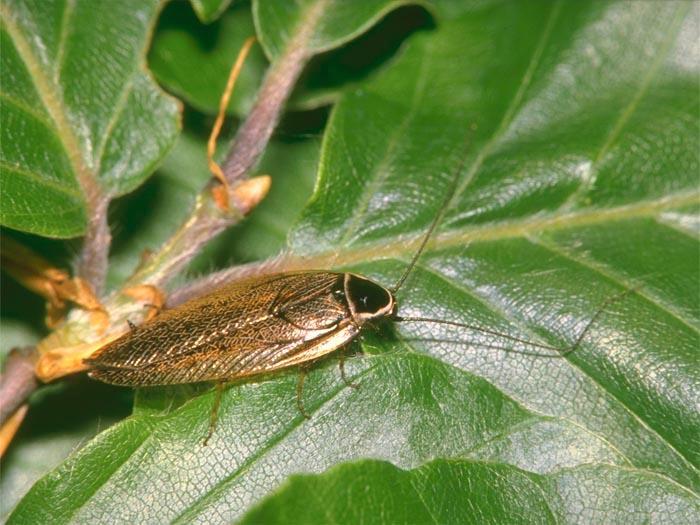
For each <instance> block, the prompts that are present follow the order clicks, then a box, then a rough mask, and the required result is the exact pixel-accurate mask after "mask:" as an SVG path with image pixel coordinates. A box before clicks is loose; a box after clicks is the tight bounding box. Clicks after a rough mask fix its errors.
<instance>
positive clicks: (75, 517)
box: [10, 2, 700, 523]
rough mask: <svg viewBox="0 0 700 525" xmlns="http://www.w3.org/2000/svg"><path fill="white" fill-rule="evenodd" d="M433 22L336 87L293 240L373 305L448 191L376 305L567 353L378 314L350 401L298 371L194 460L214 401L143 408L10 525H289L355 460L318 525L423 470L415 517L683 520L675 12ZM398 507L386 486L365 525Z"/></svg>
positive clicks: (679, 61)
mask: <svg viewBox="0 0 700 525" xmlns="http://www.w3.org/2000/svg"><path fill="white" fill-rule="evenodd" d="M455 5H456V4H455V3H445V4H444V6H447V7H449V8H450V9H446V8H445V7H444V6H443V3H439V4H437V7H436V9H435V13H436V24H437V27H436V29H435V30H434V31H431V32H423V33H420V34H415V35H413V36H412V37H411V38H410V39H409V40H408V41H407V42H406V44H405V46H404V47H403V48H402V50H401V52H400V54H399V56H397V57H396V59H395V60H394V61H393V63H392V64H390V65H388V66H387V67H386V69H385V70H384V71H382V72H381V73H380V74H378V75H377V76H376V77H375V78H373V79H371V80H368V81H366V82H364V83H362V85H360V86H359V87H358V88H357V89H356V90H355V91H353V92H351V93H347V94H345V95H343V96H342V97H341V100H340V101H339V103H338V104H337V106H336V107H335V108H334V110H333V113H332V115H331V118H330V121H329V123H328V125H327V128H326V131H325V133H324V138H323V145H322V149H321V155H320V163H319V170H318V179H317V183H316V188H315V192H314V195H313V197H312V200H311V202H310V204H309V205H308V206H307V207H306V209H305V211H304V213H303V216H302V218H301V219H300V220H299V222H298V223H297V224H296V225H295V226H294V227H293V228H292V229H291V232H290V236H289V243H290V247H291V249H292V250H294V252H295V253H296V254H297V255H299V256H302V257H306V261H307V262H308V263H309V264H314V263H318V264H319V265H322V264H326V263H328V261H332V263H333V265H334V267H337V268H352V269H353V270H354V271H359V272H362V273H364V274H366V275H367V276H368V277H371V278H373V279H375V280H376V281H377V282H379V283H382V284H384V285H386V286H387V287H390V286H392V285H393V284H394V283H396V282H397V279H398V278H399V276H400V275H401V274H402V272H403V271H404V270H405V269H406V266H407V264H408V263H409V261H410V260H411V257H412V256H413V254H414V253H415V250H416V249H417V247H418V245H419V243H420V241H421V239H422V236H423V235H424V234H425V232H426V230H427V228H428V227H429V225H430V223H431V221H432V219H433V218H434V217H435V214H436V213H437V212H438V211H439V210H440V208H441V205H442V203H443V202H444V199H445V196H446V194H447V193H448V192H449V189H450V187H451V183H452V181H453V180H454V177H455V176H457V177H458V181H457V193H456V195H455V197H454V198H453V199H451V202H450V205H449V206H448V209H447V211H446V215H445V217H444V218H443V220H442V221H441V223H440V225H439V227H438V231H437V232H436V236H435V237H434V238H433V239H432V241H431V243H430V244H429V246H428V249H427V251H426V253H425V254H424V256H423V257H422V258H421V260H420V261H419V263H418V265H417V267H416V269H415V270H414V272H412V273H411V275H410V276H409V278H408V280H407V281H406V283H405V285H404V286H403V287H402V288H401V289H400V290H399V291H398V292H397V302H398V304H399V313H400V314H401V315H403V316H425V317H433V318H439V319H444V320H448V321H455V322H463V323H469V324H471V325H477V326H480V327H483V328H485V329H488V330H492V331H493V330H495V331H499V332H502V333H505V334H506V335H510V336H514V337H520V338H524V339H527V340H530V341H535V342H538V343H540V344H546V345H552V346H556V347H560V348H565V347H567V346H568V345H570V344H572V343H573V342H574V341H576V339H577V337H578V336H579V335H580V334H581V333H582V330H583V328H584V326H586V324H587V323H588V322H589V321H590V320H591V319H592V318H594V317H595V322H594V323H593V325H592V326H591V329H590V330H589V331H588V332H587V333H586V336H585V338H584V340H583V341H582V343H581V344H580V346H578V347H577V348H576V350H575V351H574V352H571V353H569V354H567V355H566V356H565V357H555V358H545V357H541V356H536V355H531V353H532V352H540V353H541V352H545V350H543V349H541V348H540V349H538V348H537V347H532V346H527V345H523V344H516V343H514V342H513V341H509V340H508V339H506V338H504V337H497V336H494V335H492V334H486V333H483V332H478V331H470V330H465V329H459V328H450V327H447V326H445V325H436V324H428V323H401V324H399V323H396V324H392V323H386V324H385V325H384V326H383V327H382V328H381V329H380V330H378V331H376V332H375V331H372V330H369V329H368V330H366V331H365V332H364V336H363V339H362V348H363V350H364V353H363V355H361V356H356V357H353V358H348V359H347V361H346V369H347V375H348V379H349V380H350V381H352V382H353V383H357V385H358V386H359V388H351V387H349V386H348V385H346V384H345V383H344V382H343V380H342V378H341V377H340V374H339V373H338V371H337V370H336V368H335V364H336V363H335V362H334V360H332V359H331V360H328V361H326V362H325V363H322V364H319V365H318V367H317V368H316V369H315V370H313V371H312V372H311V373H310V374H309V377H308V379H307V381H306V383H305V387H304V390H303V402H304V406H305V407H306V410H307V412H309V413H310V414H311V416H312V417H311V419H310V420H306V419H305V418H303V417H302V416H301V415H300V413H299V411H298V410H297V406H296V395H295V386H296V384H297V378H296V376H295V374H294V372H293V371H290V372H288V373H279V374H275V375H271V376H270V377H264V378H260V379H259V380H255V381H251V382H245V383H243V384H238V385H233V386H231V387H229V388H228V389H227V391H226V392H225V394H224V396H223V398H222V404H221V407H220V411H219V420H218V425H217V428H216V430H215V432H214V434H213V436H212V439H211V441H210V442H209V445H208V446H206V447H204V446H202V445H201V443H202V440H203V438H204V436H205V435H206V432H207V428H208V426H209V417H210V411H211V407H212V405H213V403H214V397H215V394H214V392H208V393H205V394H203V395H199V396H196V397H193V398H191V399H190V400H189V401H186V402H185V403H184V404H179V403H180V401H179V399H180V398H179V396H177V395H176V394H173V391H172V389H157V390H153V391H149V395H146V396H144V395H140V396H138V399H137V402H136V410H135V414H134V415H133V416H132V417H130V418H128V419H127V420H126V421H124V422H122V423H120V424H118V425H115V426H114V427H112V428H110V429H109V430H107V431H106V432H104V433H102V434H100V435H99V436H98V437H97V438H95V439H94V440H93V441H92V442H90V443H88V444H87V445H86V446H85V447H83V448H82V449H81V450H79V451H78V452H76V453H75V454H73V455H72V456H71V457H70V458H69V459H68V460H67V461H66V462H65V463H64V464H63V465H61V466H60V467H59V468H57V469H56V470H54V471H52V472H51V473H50V474H49V475H47V476H46V477H44V478H43V479H42V480H40V481H39V482H38V483H37V484H36V485H35V486H34V487H33V489H32V490H31V491H30V492H29V494H28V495H27V496H26V497H25V498H24V499H23V500H22V502H21V503H20V504H19V506H18V507H17V509H16V510H15V513H14V514H13V516H12V518H11V519H10V522H14V523H25V522H37V521H39V522H42V521H46V520H48V519H50V520H52V521H54V522H67V521H75V522H100V521H105V520H111V521H117V520H118V521H122V522H134V521H149V520H150V521H167V522H175V523H184V522H191V521H208V522H232V521H235V520H241V519H250V520H254V519H255V518H256V517H262V516H263V515H262V514H255V512H270V513H273V514H265V515H264V516H272V517H274V516H281V517H284V516H295V517H297V516H300V514H297V513H295V514H293V513H294V512H295V511H294V509H295V507H294V505H298V504H299V502H298V501H295V502H290V499H293V498H289V496H288V495H286V494H287V492H286V491H288V490H289V491H292V492H290V494H291V493H293V491H294V490H299V489H298V488H295V486H296V484H297V483H299V481H298V478H294V479H292V481H290V482H289V485H286V486H285V485H283V484H284V483H285V480H287V479H288V478H289V476H290V475H293V474H299V473H306V474H321V473H324V472H325V471H327V470H328V469H331V468H333V467H336V466H337V465H338V464H340V463H345V462H348V461H359V460H362V459H365V458H372V459H376V460H382V461H386V462H389V464H388V465H387V464H385V463H379V464H375V466H372V464H371V463H366V462H362V463H358V465H360V466H361V467H362V468H356V467H354V466H353V465H349V466H341V467H336V468H335V469H334V470H331V471H329V472H327V473H326V474H324V475H323V480H321V483H319V484H318V485H319V486H320V487H321V488H319V489H318V491H319V492H320V491H321V490H323V491H327V492H324V494H326V495H325V496H324V498H323V501H322V502H321V505H320V506H319V505H318V504H317V506H319V509H322V510H323V509H330V511H333V512H335V511H336V510H337V512H342V513H343V514H341V516H343V517H348V518H349V521H361V520H354V519H353V518H354V517H355V516H356V514H348V513H350V512H354V513H359V512H362V511H363V509H365V508H367V509H373V508H374V507H373V506H374V505H377V503H376V502H383V501H387V500H389V498H379V497H377V498H376V500H371V498H372V497H373V496H374V495H375V494H379V493H381V490H386V486H387V485H388V483H391V485H389V486H390V487H391V489H392V490H393V489H396V492H397V493H398V492H399V490H401V491H404V492H402V494H407V492H406V491H409V490H411V486H413V487H421V486H422V485H421V483H426V482H425V480H426V479H428V480H431V484H430V487H434V492H433V493H429V491H427V490H420V491H417V490H416V489H414V491H416V492H420V493H421V494H424V495H425V497H426V498H428V499H427V503H426V504H425V507H421V511H423V512H425V509H426V508H427V509H433V508H434V509H437V510H436V512H439V511H440V509H441V510H442V512H450V510H451V509H452V508H455V507H457V505H458V504H462V503H464V504H465V505H469V504H470V503H472V504H473V506H475V508H478V509H483V515H481V516H480V517H483V519H482V520H480V521H481V522H488V521H491V522H503V521H508V520H510V521H511V522H522V521H525V520H527V517H528V516H530V514H525V512H526V511H527V512H528V513H529V512H534V511H537V512H538V514H537V516H533V518H532V520H530V521H535V522H538V521H546V520H548V519H549V521H554V522H556V523H568V522H584V523H587V522H596V521H598V522H612V523H615V522H623V521H624V522H625V523H628V522H630V521H632V522H649V521H660V522H664V523H677V522H683V521H688V522H693V521H698V514H700V513H699V512H698V495H697V492H698V488H699V487H700V479H699V476H698V465H699V464H700V447H698V441H697V439H696V437H695V436H697V435H698V434H699V433H700V415H699V413H698V410H697V400H696V398H697V385H698V384H700V372H699V371H698V367H697V348H698V345H699V344H700V337H699V335H698V334H699V332H700V304H699V300H698V297H700V277H699V273H698V271H697V253H698V249H699V246H698V230H697V224H698V222H699V220H698V211H699V210H700V192H699V191H698V189H697V170H698V166H699V165H700V162H699V159H698V156H699V152H698V148H697V143H698V140H699V139H700V136H699V130H698V121H697V115H698V109H700V100H699V99H700V94H699V93H698V90H697V75H698V72H697V69H698V64H697V61H696V60H693V57H694V56H696V51H695V50H697V43H696V40H697V39H696V36H695V34H696V31H695V25H694V24H695V22H694V20H696V18H697V16H698V6H697V4H694V3H690V2H664V3H653V4H651V3H643V2H595V3H589V2H585V3H584V2H559V3H544V2H541V3H540V2H537V3H536V2H512V3H502V2H497V3H474V4H470V8H469V9H466V8H465V9H464V10H463V12H460V10H459V9H456V8H454V6H455ZM461 5H466V4H461ZM348 20H351V17H349V18H348ZM259 27H262V26H259ZM282 27H284V26H280V28H282ZM273 175H274V176H278V174H277V173H273ZM625 290H627V291H628V292H627V294H626V295H624V296H621V297H619V299H618V300H617V301H616V302H614V303H611V304H609V305H607V307H606V308H605V310H604V311H600V306H601V304H603V303H604V302H606V301H608V300H609V299H610V298H612V297H615V296H616V294H620V293H621V292H623V291H625ZM599 311H600V314H598V313H597V312H599ZM494 347H496V348H494ZM497 347H504V348H497ZM528 352H529V353H528ZM171 400H172V401H173V407H175V408H172V407H170V408H168V403H169V401H171ZM436 459H437V460H438V461H435V460H436ZM445 459H447V460H449V461H444V460H445ZM430 462H432V463H430ZM426 464H427V465H426ZM397 468H398V469H402V470H405V471H408V472H401V471H398V470H397ZM365 471H366V472H365ZM363 472H365V473H364V474H363ZM359 476H363V477H362V478H360V477H359ZM313 479H314V480H315V479H317V478H313ZM331 480H333V481H332V483H331ZM358 480H359V481H358ZM387 480H389V481H387ZM504 480H506V481H505V482H504ZM304 483H307V482H304ZM308 483H316V481H311V480H309V481H308ZM504 483H505V484H507V485H508V487H518V490H513V491H512V492H507V490H504V488H503V486H504ZM306 486H307V487H308V486H310V485H306ZM285 487H286V488H285ZM365 487H370V489H369V490H368V491H367V492H364V488H365ZM373 487H376V491H372V490H371V488H373ZM452 487H459V489H460V490H451V488H452ZM471 487H475V488H477V489H475V490H474V491H471V490H467V491H465V488H467V489H470V488H471ZM360 488H362V490H363V492H362V494H361V496H358V500H357V501H359V502H360V503H358V504H357V505H356V506H355V505H353V507H354V508H353V509H351V510H347V511H345V510H344V509H347V508H348V504H347V502H348V501H350V503H352V502H353V501H355V500H354V499H348V497H347V496H348V493H352V492H351V491H353V490H354V491H359V490H360ZM536 488H537V489H538V490H535V489H536ZM276 490H281V492H274V491H276ZM319 492H317V493H319ZM462 492H466V494H462ZM270 494H272V495H273V499H270V500H267V501H266V502H265V503H262V504H261V502H262V501H263V499H264V498H265V497H266V496H268V495H270ZM445 494H451V495H453V498H451V499H450V500H448V502H447V503H444V504H442V506H440V504H439V500H437V499H436V498H438V497H441V496H443V497H444V495H445ZM307 495H308V494H307ZM362 497H364V498H366V499H369V501H367V505H366V506H365V505H363V503H365V501H364V500H361V498H362ZM460 498H461V499H460ZM469 498H473V499H469ZM414 500H415V497H414V498H413V499H409V498H407V497H401V498H399V497H398V496H396V502H395V501H394V500H389V502H390V503H391V504H392V506H393V507H399V508H398V509H397V510H396V514H392V513H389V512H388V511H387V513H385V514H380V515H379V516H380V519H379V520H376V521H381V522H383V523H389V522H393V521H396V520H397V519H400V517H401V516H402V515H404V514H401V513H402V512H404V509H410V508H412V506H413V505H414ZM435 501H438V503H434V502H435ZM485 502H486V503H485ZM401 503H403V505H401ZM258 504H261V505H262V506H261V507H255V505H258ZM387 508H389V507H387ZM305 509H306V512H309V513H311V512H313V511H314V509H312V508H308V507H306V508H305ZM544 509H547V511H548V512H549V513H545V511H544ZM248 511H251V512H253V514H250V515H249V516H246V512H248ZM375 515H376V513H374V514H372V516H375ZM323 516H326V514H324V515H323ZM312 517H313V515H312ZM550 517H551V519H550ZM630 518H631V519H630ZM341 521H342V520H341ZM367 521H370V519H369V518H368V519H367ZM436 521H440V520H436ZM447 521H449V520H447Z"/></svg>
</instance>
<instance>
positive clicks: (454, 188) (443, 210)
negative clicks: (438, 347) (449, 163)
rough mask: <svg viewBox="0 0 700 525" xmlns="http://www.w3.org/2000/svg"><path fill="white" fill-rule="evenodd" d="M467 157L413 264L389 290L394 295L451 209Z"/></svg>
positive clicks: (424, 237) (414, 255) (412, 259)
mask: <svg viewBox="0 0 700 525" xmlns="http://www.w3.org/2000/svg"><path fill="white" fill-rule="evenodd" d="M466 158H467V156H466V155H463V156H462V158H461V159H460V161H459V164H458V165H457V169H455V171H454V174H453V176H452V180H451V181H450V186H449V188H448V191H447V193H445V197H444V199H443V201H442V204H441V205H440V208H439V210H438V212H437V213H436V214H435V217H434V218H433V222H432V223H431V224H430V227H429V228H428V231H426V232H425V235H423V240H421V243H420V246H419V247H418V250H416V253H414V254H413V257H412V258H411V262H410V263H408V266H407V267H406V269H405V270H404V272H403V274H402V275H401V277H400V278H399V280H398V281H396V284H395V285H394V286H392V287H391V288H390V289H389V290H390V291H391V293H392V294H394V295H395V294H396V292H398V291H399V288H401V286H403V283H404V282H405V281H406V279H407V278H408V276H409V274H410V273H411V271H412V270H413V268H414V267H415V265H416V263H417V262H418V259H420V256H421V255H422V254H423V252H424V251H425V247H426V246H427V245H428V241H430V238H431V237H432V236H433V233H434V232H435V230H436V228H437V226H438V224H439V223H440V221H441V220H442V218H443V217H444V216H445V213H446V212H447V209H448V208H449V205H450V202H451V201H452V199H453V198H454V196H455V192H456V191H457V182H458V181H459V174H460V173H461V172H462V169H463V168H464V163H465V162H466Z"/></svg>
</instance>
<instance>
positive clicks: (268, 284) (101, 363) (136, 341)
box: [85, 272, 359, 386]
mask: <svg viewBox="0 0 700 525" xmlns="http://www.w3.org/2000/svg"><path fill="white" fill-rule="evenodd" d="M343 276H344V274H342V273H334V272H296V273H282V274H274V275H270V276H266V277H261V278H254V279H247V280H243V281H239V282H236V283H233V284H231V285H228V286H226V287H224V288H221V289H219V290H217V291H216V292H214V293H212V294H210V295H207V296H204V297H201V298H198V299H195V300H192V301H189V302H186V303H184V304H182V305H180V306H178V307H176V308H173V309H171V310H167V311H165V312H163V313H162V314H160V315H159V316H157V317H156V318H155V319H153V320H152V321H150V322H147V323H144V324H143V325H141V326H139V327H137V328H135V329H134V330H132V331H131V332H129V333H128V334H125V335H124V336H123V337H121V338H119V339H117V340H116V341H114V342H112V343H110V344H109V345H106V346H105V347H103V348H101V349H100V350H98V351H97V352H95V353H94V354H93V355H92V356H91V357H90V358H88V359H86V360H85V362H86V363H87V364H88V365H90V366H91V368H92V370H91V372H90V376H91V377H93V378H95V379H99V380H101V381H105V382H107V383H113V384H119V385H128V386H148V385H167V384H177V383H194V382H199V381H214V380H232V379H236V378H240V377H245V376H250V375H254V374H260V373H265V372H270V371H273V370H278V369H280V368H285V367H288V366H292V365H295V364H300V363H304V362H309V361H313V360H314V359H316V358H318V357H321V356H322V355H325V354H327V353H329V352H332V351H333V350H335V349H337V348H338V347H340V346H342V344H344V343H347V342H348V341H350V340H351V339H352V338H353V337H355V336H356V335H357V333H358V331H359V329H358V327H357V326H356V325H355V324H354V323H353V322H352V321H351V315H350V310H349V307H348V304H347V299H346V297H345V294H344V287H343Z"/></svg>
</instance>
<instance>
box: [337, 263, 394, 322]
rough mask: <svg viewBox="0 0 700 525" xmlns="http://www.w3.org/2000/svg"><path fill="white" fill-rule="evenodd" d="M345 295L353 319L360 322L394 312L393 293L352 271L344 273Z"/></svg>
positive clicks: (388, 315)
mask: <svg viewBox="0 0 700 525" xmlns="http://www.w3.org/2000/svg"><path fill="white" fill-rule="evenodd" d="M344 287H345V297H346V298H347V301H348V305H349V306H350V311H351V313H352V316H353V319H355V320H356V321H357V322H358V323H360V324H362V323H364V322H365V321H369V320H371V319H379V318H383V317H390V316H391V315H393V314H394V313H395V310H396V301H395V300H394V295H393V294H392V293H391V292H390V291H389V290H387V289H386V288H384V287H383V286H380V285H379V284H377V283H375V282H373V281H370V280H369V279H367V278H365V277H362V276H361V275H357V274H354V273H347V274H345V283H344Z"/></svg>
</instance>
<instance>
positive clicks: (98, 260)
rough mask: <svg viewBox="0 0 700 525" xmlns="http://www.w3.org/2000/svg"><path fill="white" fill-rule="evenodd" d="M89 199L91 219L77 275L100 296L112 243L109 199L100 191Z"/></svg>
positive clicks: (89, 193)
mask: <svg viewBox="0 0 700 525" xmlns="http://www.w3.org/2000/svg"><path fill="white" fill-rule="evenodd" d="M87 198H88V200H89V201H91V203H90V205H89V208H88V213H89V217H90V219H89V221H88V226H87V232H86V233H85V238H84V239H83V248H82V251H81V252H80V259H79V260H78V268H77V275H78V276H79V277H82V278H83V279H85V280H86V281H87V282H88V283H90V286H91V287H92V291H93V293H94V294H95V295H96V296H99V295H100V294H101V293H102V289H103V287H104V282H105V277H106V275H107V264H108V263H107V258H108V256H109V245H110V243H111V242H112V234H111V233H110V231H109V225H108V224H107V208H108V207H109V199H108V198H107V197H105V196H104V195H102V194H101V192H99V191H92V192H88V193H87Z"/></svg>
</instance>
